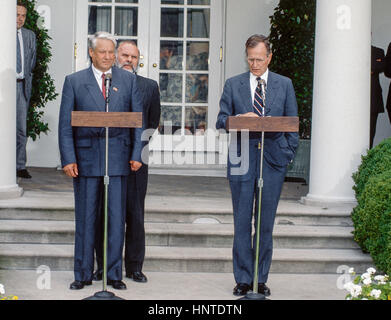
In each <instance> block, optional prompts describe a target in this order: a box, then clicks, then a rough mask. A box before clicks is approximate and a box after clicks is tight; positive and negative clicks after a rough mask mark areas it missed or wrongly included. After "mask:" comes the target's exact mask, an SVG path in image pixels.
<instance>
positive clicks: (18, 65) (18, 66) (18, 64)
mask: <svg viewBox="0 0 391 320" xmlns="http://www.w3.org/2000/svg"><path fill="white" fill-rule="evenodd" d="M16 72H17V73H21V72H22V55H21V50H20V41H19V36H18V31H16Z"/></svg>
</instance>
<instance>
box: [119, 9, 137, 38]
mask: <svg viewBox="0 0 391 320" xmlns="http://www.w3.org/2000/svg"><path fill="white" fill-rule="evenodd" d="M137 12H138V9H137V8H118V7H117V8H116V9H115V34H116V35H117V36H137Z"/></svg>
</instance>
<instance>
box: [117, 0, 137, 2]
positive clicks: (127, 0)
mask: <svg viewBox="0 0 391 320" xmlns="http://www.w3.org/2000/svg"><path fill="white" fill-rule="evenodd" d="M115 2H117V3H138V0H115Z"/></svg>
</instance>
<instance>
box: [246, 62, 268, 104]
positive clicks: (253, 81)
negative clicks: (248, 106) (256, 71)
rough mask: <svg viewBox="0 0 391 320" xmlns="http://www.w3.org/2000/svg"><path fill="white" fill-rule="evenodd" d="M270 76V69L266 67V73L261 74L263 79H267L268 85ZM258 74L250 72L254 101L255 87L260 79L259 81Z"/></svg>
mask: <svg viewBox="0 0 391 320" xmlns="http://www.w3.org/2000/svg"><path fill="white" fill-rule="evenodd" d="M268 76H269V69H266V71H265V73H264V74H263V75H261V79H263V80H265V83H266V85H267V78H268ZM257 78H258V76H256V75H253V74H252V73H251V72H250V88H251V99H252V100H251V101H252V102H254V96H255V89H256V88H257V86H258V81H257Z"/></svg>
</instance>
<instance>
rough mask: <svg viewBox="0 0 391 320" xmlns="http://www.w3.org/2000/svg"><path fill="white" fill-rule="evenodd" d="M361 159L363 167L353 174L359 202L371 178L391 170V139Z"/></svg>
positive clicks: (354, 188)
mask: <svg viewBox="0 0 391 320" xmlns="http://www.w3.org/2000/svg"><path fill="white" fill-rule="evenodd" d="M361 159H362V162H361V165H360V166H359V168H358V170H357V172H355V173H354V174H353V180H354V183H355V185H354V186H353V190H354V191H355V193H356V199H357V200H358V201H359V198H360V195H361V193H362V192H363V190H364V187H365V184H366V183H367V181H368V179H369V178H370V177H371V176H374V175H377V174H379V173H382V172H385V171H388V170H391V138H388V139H386V140H384V141H383V142H381V143H380V144H378V145H377V146H376V147H375V148H373V149H371V150H369V151H368V154H367V155H366V156H362V157H361Z"/></svg>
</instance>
